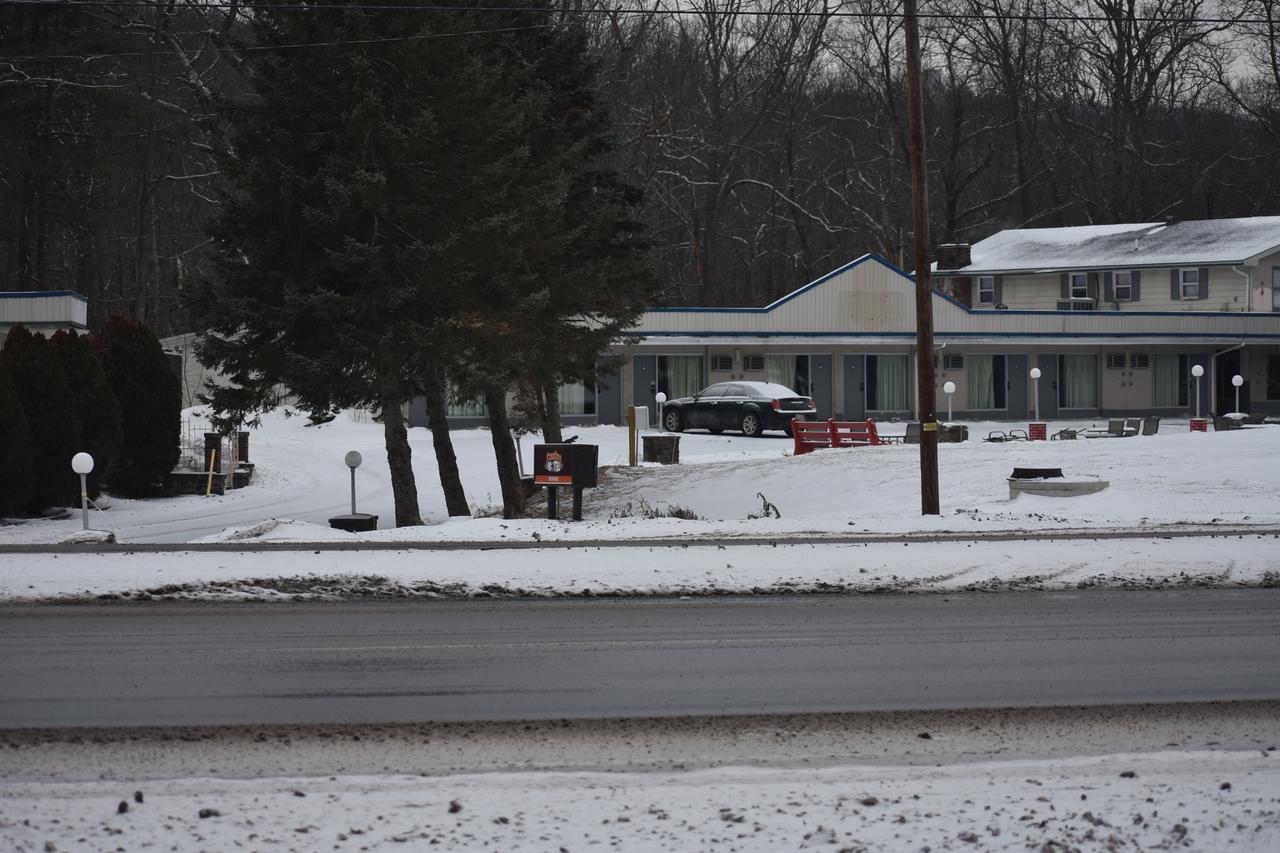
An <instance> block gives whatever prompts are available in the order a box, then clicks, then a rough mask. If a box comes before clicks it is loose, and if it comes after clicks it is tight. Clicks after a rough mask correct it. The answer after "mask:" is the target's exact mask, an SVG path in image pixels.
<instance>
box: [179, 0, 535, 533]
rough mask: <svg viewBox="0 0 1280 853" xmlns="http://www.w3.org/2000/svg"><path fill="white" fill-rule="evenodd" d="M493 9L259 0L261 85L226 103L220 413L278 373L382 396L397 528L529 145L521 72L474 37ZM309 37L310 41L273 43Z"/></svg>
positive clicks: (453, 487)
mask: <svg viewBox="0 0 1280 853" xmlns="http://www.w3.org/2000/svg"><path fill="white" fill-rule="evenodd" d="M340 5H341V4H340ZM390 5H395V4H390ZM414 5H417V4H414ZM494 19H495V16H494V15H493V14H489V13H484V12H480V11H474V12H459V11H441V12H439V13H433V14H421V13H420V12H405V13H397V12H395V11H392V10H387V9H380V10H374V11H370V10H363V9H360V8H359V7H358V5H352V6H351V7H350V8H348V9H346V10H344V11H343V12H341V13H337V12H334V13H331V14H325V15H313V14H298V13H297V9H296V8H293V7H292V6H291V5H286V6H283V7H281V8H276V9H263V10H260V13H259V14H258V15H257V17H256V19H255V20H256V25H257V29H258V39H259V43H260V46H261V47H263V48H266V49H264V50H258V51H253V52H250V53H248V54H246V61H247V68H248V70H249V73H250V76H251V79H252V82H253V84H254V87H255V90H256V93H257V97H256V99H255V100H254V101H252V102H251V103H248V104H240V105H237V106H235V107H234V108H233V109H232V111H231V113H230V115H231V118H232V121H233V123H234V126H235V130H236V145H235V148H236V157H235V159H234V160H233V161H231V162H229V163H227V164H226V171H227V173H228V174H229V176H230V177H231V178H232V179H233V180H234V182H235V186H236V192H235V193H234V194H233V195H231V196H230V197H229V198H227V199H226V203H225V204H224V208H223V214H222V215H221V217H220V218H219V220H218V222H217V224H216V226H215V228H214V236H215V238H216V240H217V242H218V244H219V247H220V249H221V251H222V263H221V269H220V276H219V277H217V278H216V279H214V280H210V281H205V282H202V283H201V284H200V285H199V286H198V287H197V289H196V290H195V292H194V293H193V295H192V298H191V300H190V307H191V308H192V309H193V311H194V313H195V316H196V319H197V322H198V323H199V324H200V325H201V326H202V328H203V329H204V330H205V331H206V335H205V338H204V341H203V345H202V354H203V357H204V358H205V359H206V360H207V361H208V362H209V363H210V364H212V365H214V366H217V367H218V368H219V369H220V370H222V371H223V372H224V373H225V374H226V375H227V376H228V377H229V378H230V379H231V380H232V381H233V383H234V385H235V387H232V388H230V389H226V390H222V389H218V390H215V391H213V393H212V394H211V400H212V402H213V404H214V406H215V407H216V408H218V409H219V410H220V411H224V412H231V413H233V414H239V415H242V416H243V415H247V414H248V413H249V412H251V411H253V410H255V409H256V408H259V407H262V406H264V405H266V404H267V403H268V401H269V400H270V399H271V389H272V388H273V387H274V386H275V385H276V384H278V383H283V384H285V385H286V386H288V388H289V389H290V391H291V392H292V393H293V394H295V395H297V396H298V397H299V399H300V401H301V402H302V404H303V405H304V406H305V407H307V408H310V409H313V410H317V409H320V408H325V407H329V406H332V405H339V406H372V407H375V408H377V409H379V410H380V413H381V418H382V421H383V424H384V433H385V442H386V448H387V460H388V463H389V465H390V470H391V482H392V491H393V495H394V499H395V507H396V509H395V515H396V524H397V525H408V524H418V523H421V518H420V515H419V509H418V500H417V484H416V482H415V479H414V476H413V469H412V467H411V451H410V448H409V443H408V435H407V431H406V429H405V423H404V419H403V416H402V408H403V406H404V405H405V404H406V403H407V402H408V401H409V400H411V399H412V398H414V397H415V396H417V395H419V394H422V393H423V392H424V390H426V389H427V388H428V387H432V388H435V389H436V390H437V391H438V390H439V383H440V373H441V370H442V367H443V366H444V365H445V363H446V361H447V355H448V353H449V352H450V351H451V348H453V347H456V346H457V345H458V343H457V341H458V339H459V336H460V335H465V333H466V324H459V323H457V322H456V319H457V318H456V311H457V310H458V309H459V307H460V306H462V305H464V304H466V299H465V298H464V294H463V291H465V290H466V289H467V288H470V287H473V286H474V285H475V282H476V276H475V273H474V267H475V265H477V264H478V263H483V260H484V256H485V254H486V253H487V252H488V251H490V250H491V248H492V246H493V245H494V244H496V243H498V242H500V241H501V240H502V239H503V238H504V236H505V233H506V230H507V227H508V226H509V224H510V217H511V215H512V211H511V210H510V209H509V208H508V207H506V206H504V198H505V190H504V185H505V184H506V183H507V182H510V181H512V180H513V179H514V177H515V176H517V175H518V173H519V170H520V169H521V168H522V166H523V164H524V163H525V162H526V160H527V140H526V139H525V138H524V137H523V136H522V133H523V131H524V129H525V126H526V125H525V123H524V120H523V119H524V115H523V113H522V112H521V105H520V102H519V100H518V95H519V92H518V91H517V88H516V86H515V85H514V84H513V82H512V75H513V74H518V73H521V69H519V68H515V67H511V66H507V65H505V64H504V63H502V62H501V61H499V59H500V57H499V56H498V55H497V53H496V48H495V46H494V43H493V41H492V37H491V36H487V35H484V34H483V33H480V34H477V35H469V34H468V33H472V32H474V31H483V30H485V29H486V22H489V23H491V22H492V21H493V20H494ZM490 28H491V27H490ZM459 33H461V34H462V35H458V34H459ZM435 36H447V37H441V38H435ZM296 44H309V45H312V46H311V47H308V48H307V49H305V50H294V49H288V50H280V51H279V52H277V51H275V50H272V48H274V47H277V46H279V45H296ZM436 396H438V394H437V395H436ZM432 426H433V430H435V432H436V436H435V438H436V446H437V461H438V463H439V465H440V470H441V475H442V480H446V481H447V482H445V492H446V496H448V497H450V510H451V512H453V511H455V510H457V511H460V512H465V511H466V508H465V496H464V495H463V493H462V491H461V482H460V480H459V479H458V477H457V471H456V465H453V466H452V470H451V471H450V470H447V469H448V468H450V462H449V460H451V459H452V451H451V446H450V445H449V443H448V441H449V440H448V434H447V431H446V430H447V427H446V425H445V424H444V423H443V418H440V419H434V418H433V424H432ZM442 442H443V444H444V448H445V450H446V451H447V452H441V447H442ZM459 499H461V504H462V506H461V508H460V509H458V508H457V504H458V502H459Z"/></svg>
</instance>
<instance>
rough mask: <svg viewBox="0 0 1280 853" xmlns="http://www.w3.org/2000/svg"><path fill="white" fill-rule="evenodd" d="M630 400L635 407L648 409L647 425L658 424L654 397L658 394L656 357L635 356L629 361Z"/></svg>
mask: <svg viewBox="0 0 1280 853" xmlns="http://www.w3.org/2000/svg"><path fill="white" fill-rule="evenodd" d="M631 370H632V373H631V378H632V385H631V400H632V404H633V405H636V406H648V407H649V423H650V424H656V423H657V422H658V413H657V411H656V407H657V405H658V404H657V402H656V401H655V400H654V397H655V396H656V395H657V393H658V357H657V356H656V355H637V356H633V357H632V359H631Z"/></svg>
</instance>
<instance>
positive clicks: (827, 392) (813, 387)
mask: <svg viewBox="0 0 1280 853" xmlns="http://www.w3.org/2000/svg"><path fill="white" fill-rule="evenodd" d="M809 364H810V365H811V369H812V370H813V375H812V376H810V377H809V396H810V397H812V398H813V403H814V407H815V408H817V410H818V420H823V421H825V420H826V419H827V418H829V417H831V356H829V355H814V356H810V358H809Z"/></svg>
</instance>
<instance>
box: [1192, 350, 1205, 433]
mask: <svg viewBox="0 0 1280 853" xmlns="http://www.w3.org/2000/svg"><path fill="white" fill-rule="evenodd" d="M1191 375H1192V376H1194V377H1195V378H1196V420H1199V419H1200V377H1201V376H1204V365H1203V364H1193V365H1191Z"/></svg>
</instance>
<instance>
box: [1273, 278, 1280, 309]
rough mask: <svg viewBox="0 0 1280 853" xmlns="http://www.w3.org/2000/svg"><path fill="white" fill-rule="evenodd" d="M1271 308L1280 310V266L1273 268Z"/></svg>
mask: <svg viewBox="0 0 1280 853" xmlns="http://www.w3.org/2000/svg"><path fill="white" fill-rule="evenodd" d="M1271 310H1272V311H1280V267H1272V268H1271Z"/></svg>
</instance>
